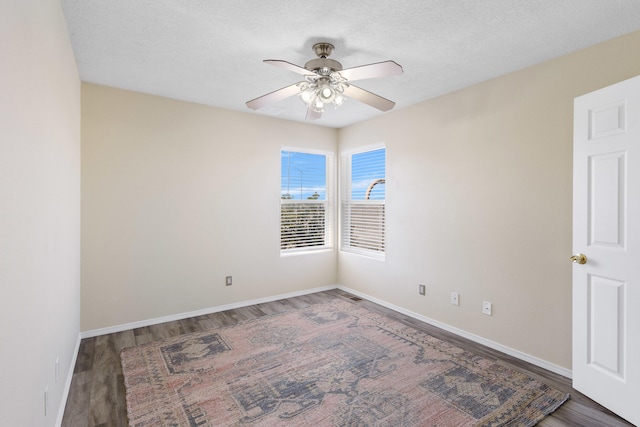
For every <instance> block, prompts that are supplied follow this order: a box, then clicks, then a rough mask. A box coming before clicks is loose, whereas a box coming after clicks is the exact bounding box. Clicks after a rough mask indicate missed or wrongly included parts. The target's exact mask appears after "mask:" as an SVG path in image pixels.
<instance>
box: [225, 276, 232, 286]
mask: <svg viewBox="0 0 640 427" xmlns="http://www.w3.org/2000/svg"><path fill="white" fill-rule="evenodd" d="M224 282H225V284H226V285H227V286H231V285H233V279H232V278H231V276H227V277H226V278H225V279H224Z"/></svg>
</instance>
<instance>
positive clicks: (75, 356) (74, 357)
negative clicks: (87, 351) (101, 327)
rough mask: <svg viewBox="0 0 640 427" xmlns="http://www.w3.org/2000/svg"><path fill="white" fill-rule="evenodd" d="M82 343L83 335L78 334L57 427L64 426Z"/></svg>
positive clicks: (63, 392)
mask: <svg viewBox="0 0 640 427" xmlns="http://www.w3.org/2000/svg"><path fill="white" fill-rule="evenodd" d="M80 341H82V334H80V333H78V338H77V339H76V348H75V349H74V350H73V354H72V356H71V363H70V364H69V373H68V374H67V381H66V382H65V384H64V389H63V390H62V398H61V400H60V408H59V409H58V416H57V417H56V424H55V425H56V427H61V426H62V417H63V416H64V409H65V408H66V407H67V399H68V398H69V391H70V390H71V381H72V380H73V372H74V371H75V369H76V361H77V360H78V352H79V351H80Z"/></svg>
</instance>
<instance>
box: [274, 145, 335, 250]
mask: <svg viewBox="0 0 640 427" xmlns="http://www.w3.org/2000/svg"><path fill="white" fill-rule="evenodd" d="M331 166H332V157H331V154H330V153H318V152H304V151H294V150H288V149H283V150H282V151H281V179H280V183H281V185H280V251H281V253H283V254H284V253H294V252H300V251H309V250H318V249H326V248H330V247H332V243H333V242H332V236H333V232H332V230H333V215H332V207H331V197H332V194H331V185H330V184H331V181H332V180H331V178H332V173H333V169H332V167H331Z"/></svg>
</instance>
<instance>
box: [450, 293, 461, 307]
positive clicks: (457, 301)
mask: <svg viewBox="0 0 640 427" xmlns="http://www.w3.org/2000/svg"><path fill="white" fill-rule="evenodd" d="M451 304H453V305H460V295H458V293H457V292H451Z"/></svg>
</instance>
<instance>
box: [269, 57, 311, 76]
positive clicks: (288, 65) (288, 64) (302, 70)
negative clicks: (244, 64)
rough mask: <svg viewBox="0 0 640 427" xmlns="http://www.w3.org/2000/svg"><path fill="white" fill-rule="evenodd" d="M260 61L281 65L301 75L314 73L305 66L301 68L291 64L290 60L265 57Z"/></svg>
mask: <svg viewBox="0 0 640 427" xmlns="http://www.w3.org/2000/svg"><path fill="white" fill-rule="evenodd" d="M262 62H266V63H267V64H271V65H275V66H276V67H281V68H284V69H286V70H289V71H293V72H294V73H298V74H302V75H303V76H307V75H311V74H315V73H314V72H313V71H309V70H307V69H306V68H302V67H299V66H297V65H296V64H292V63H291V62H287V61H281V60H279V59H265V60H264V61H262Z"/></svg>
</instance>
